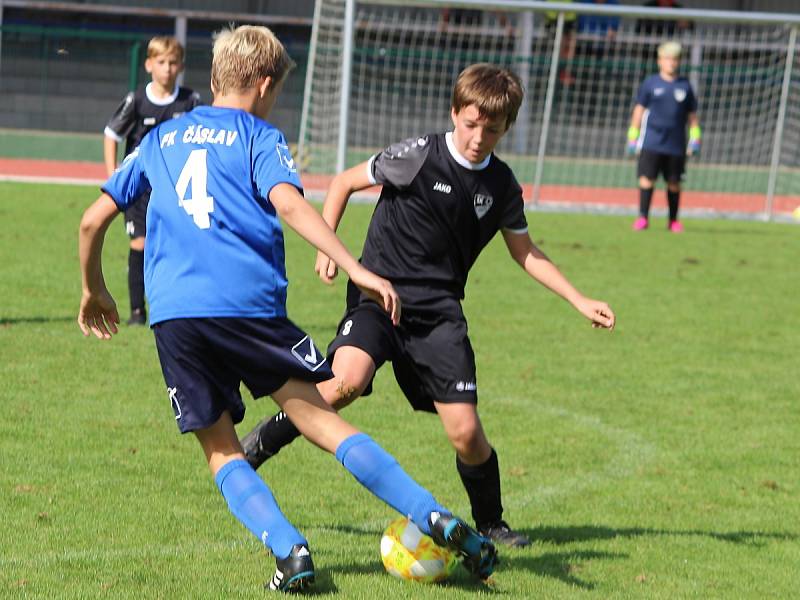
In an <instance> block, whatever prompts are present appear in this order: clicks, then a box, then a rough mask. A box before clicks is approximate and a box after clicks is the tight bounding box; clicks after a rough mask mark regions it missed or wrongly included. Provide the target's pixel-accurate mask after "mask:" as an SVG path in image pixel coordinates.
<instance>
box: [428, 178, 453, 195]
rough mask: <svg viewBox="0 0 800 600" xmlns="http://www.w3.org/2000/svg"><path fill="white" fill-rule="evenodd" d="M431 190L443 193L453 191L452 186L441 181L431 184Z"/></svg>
mask: <svg viewBox="0 0 800 600" xmlns="http://www.w3.org/2000/svg"><path fill="white" fill-rule="evenodd" d="M433 191H434V192H442V193H443V194H449V193H450V192H452V191H453V187H452V186H451V185H448V184H446V183H442V182H441V181H437V182H436V183H434V184H433Z"/></svg>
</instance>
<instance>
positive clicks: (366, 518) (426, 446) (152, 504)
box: [0, 184, 800, 600]
mask: <svg viewBox="0 0 800 600" xmlns="http://www.w3.org/2000/svg"><path fill="white" fill-rule="evenodd" d="M96 193H97V192H96V190H95V189H92V188H88V187H57V186H44V185H41V186H39V185H22V184H0V218H2V221H3V227H2V234H1V237H0V373H1V376H0V402H2V407H3V409H4V410H5V411H6V417H5V418H4V419H3V420H2V422H0V461H2V468H0V597H4V598H6V597H8V598H26V597H29V598H97V597H100V598H103V597H109V598H123V597H128V598H222V597H228V598H239V597H259V596H260V594H262V593H265V592H262V591H261V589H260V586H261V585H262V583H263V582H264V581H266V580H267V579H268V577H269V576H270V575H271V574H272V570H273V567H274V563H273V560H272V558H271V557H269V556H268V554H267V552H266V551H265V550H264V548H263V547H262V546H261V545H260V543H259V542H258V541H257V540H256V539H255V538H253V537H252V536H251V535H250V534H249V533H248V532H247V531H246V530H245V529H244V528H243V527H242V526H241V525H239V524H238V523H237V522H236V521H235V520H234V519H233V518H232V517H231V516H230V515H229V513H228V512H227V510H226V507H225V505H224V503H223V500H222V498H221V496H220V495H219V493H218V492H217V490H216V487H215V486H214V484H213V481H212V479H211V477H210V476H209V473H208V472H207V467H206V466H205V463H204V460H203V457H202V453H201V451H200V447H199V445H198V444H197V442H196V441H195V440H194V439H193V438H192V437H191V436H180V435H179V434H178V432H177V428H176V427H175V424H174V419H173V416H172V411H171V408H170V404H169V401H168V398H167V394H166V392H165V389H164V384H163V381H162V379H161V373H160V369H159V365H158V360H157V357H156V353H155V349H154V343H153V338H152V335H151V333H150V332H149V331H148V330H146V329H144V330H143V329H128V328H123V330H122V332H121V334H120V335H119V336H118V337H117V338H116V339H114V340H112V341H111V342H107V343H102V342H100V341H98V340H95V339H90V340H87V339H83V338H82V336H81V335H80V333H79V330H78V328H77V326H76V324H75V321H74V319H75V315H76V311H77V306H78V300H79V294H80V282H79V273H78V264H77V240H76V230H77V223H78V221H79V218H80V215H81V213H82V211H83V209H84V207H85V206H86V205H87V204H88V203H89V202H91V201H92V200H93V199H94V198H95V196H96ZM370 212H371V209H370V208H369V207H366V206H357V205H354V206H352V207H351V209H350V211H349V212H348V215H347V216H346V218H345V221H344V222H343V225H342V230H341V231H342V234H343V236H344V237H345V239H346V240H347V242H348V244H349V245H350V247H351V248H352V249H353V250H354V251H357V250H358V249H359V248H360V242H361V240H362V237H363V234H364V231H365V227H366V223H367V221H368V218H369V215H370ZM629 221H630V220H629V219H628V218H617V217H608V216H606V217H603V216H592V215H555V214H536V213H531V214H529V222H530V228H531V231H532V235H533V237H534V239H535V240H536V241H537V242H538V243H540V245H541V247H542V249H544V250H545V251H546V252H548V253H549V254H550V256H551V257H552V258H553V259H554V260H555V261H556V262H557V263H558V264H559V265H560V266H561V268H562V269H563V270H564V271H565V272H566V273H567V274H568V275H569V276H570V278H571V279H572V280H573V282H574V283H575V284H576V285H577V286H578V287H579V288H581V289H583V290H584V291H585V292H587V293H590V294H592V295H595V296H597V297H601V298H603V299H606V300H608V301H609V303H610V304H611V305H612V306H613V307H614V309H615V310H616V311H617V314H618V318H619V325H618V329H617V330H616V331H615V332H613V333H611V334H609V333H607V332H600V331H594V330H592V329H591V328H590V327H589V326H588V324H586V323H585V322H583V321H582V319H581V317H579V315H578V314H577V313H576V312H574V311H573V310H571V309H570V307H569V306H568V305H566V304H565V303H564V302H562V301H561V300H559V299H557V298H556V297H554V296H553V295H552V294H549V293H547V292H546V291H544V290H543V289H542V288H540V287H538V286H537V285H536V284H534V283H532V282H530V281H527V280H526V278H525V277H524V274H523V273H522V272H521V271H520V270H519V268H518V267H517V266H516V265H515V264H514V263H513V262H512V261H511V260H510V259H509V258H508V257H507V255H506V251H505V249H504V247H503V246H502V243H497V241H496V242H495V243H493V244H492V245H491V246H490V247H489V248H488V249H487V250H486V251H485V253H484V255H483V256H482V257H481V259H480V260H479V262H478V264H477V266H476V267H475V269H474V271H473V273H472V277H471V280H470V284H469V287H468V290H467V296H468V298H467V301H466V302H465V311H466V313H467V316H468V318H469V320H470V325H471V328H470V334H471V337H472V340H473V344H474V346H475V348H476V354H477V360H478V366H479V373H478V375H479V378H478V380H479V384H480V388H479V389H480V398H481V404H480V406H481V412H482V415H483V418H484V422H485V427H486V429H487V431H488V434H489V437H490V439H491V440H492V441H493V443H494V445H495V447H496V448H497V450H498V454H499V457H500V465H501V472H502V476H503V484H504V504H505V508H506V515H505V516H506V517H507V518H508V520H509V521H510V522H511V523H512V525H514V526H515V527H519V528H521V529H522V530H523V531H525V532H526V533H527V534H528V535H530V536H531V537H532V538H533V540H534V542H535V543H534V545H533V546H532V547H531V548H529V549H525V550H502V560H503V562H502V565H501V566H500V568H499V570H498V571H497V573H496V576H495V578H494V581H495V583H494V586H493V587H491V588H484V587H482V586H479V585H478V584H476V583H474V582H473V581H471V580H470V579H469V577H468V576H466V574H465V573H464V572H463V571H462V572H460V573H459V574H458V575H457V576H456V577H454V579H453V580H452V581H451V582H449V583H448V584H446V585H443V586H436V587H424V586H420V585H414V584H408V583H404V582H400V581H397V580H395V579H393V578H391V577H389V576H388V575H386V574H385V573H384V571H383V568H382V566H381V563H380V556H379V552H378V542H379V539H380V533H381V531H382V529H383V527H384V526H385V525H386V524H387V523H388V522H389V521H390V520H391V519H392V518H393V517H394V515H393V513H392V512H391V511H390V510H389V509H387V508H385V507H384V506H383V505H382V504H380V503H379V502H378V501H377V500H375V499H373V498H372V497H371V496H369V495H368V494H367V493H366V492H364V491H363V490H362V489H361V488H360V487H359V486H358V485H357V484H356V483H355V482H354V481H352V480H351V478H350V476H349V475H348V474H347V473H346V472H345V471H344V470H343V469H341V468H339V467H338V466H337V465H336V462H335V460H334V459H333V458H332V457H330V456H327V455H324V454H323V453H322V452H320V451H318V450H316V449H313V448H312V447H311V446H310V445H309V444H308V443H306V442H304V441H298V442H296V443H295V444H294V445H293V446H292V447H290V448H288V449H286V450H284V451H283V452H282V453H281V454H279V455H278V456H277V457H275V458H274V459H273V460H272V461H270V462H269V463H267V465H266V466H265V467H264V468H263V469H262V471H261V473H262V475H263V476H264V478H265V479H266V480H267V481H268V482H269V483H270V485H271V486H272V488H273V490H274V492H275V494H276V496H277V498H278V499H279V501H280V502H281V503H282V506H283V507H284V509H285V512H286V513H287V515H288V516H289V517H290V518H291V519H292V520H293V521H294V522H295V523H296V524H297V525H298V526H299V527H300V528H301V529H302V530H303V531H304V533H305V534H306V535H307V536H308V538H309V541H310V543H311V547H312V549H313V550H314V551H315V556H316V559H315V560H316V563H317V567H318V570H319V577H318V585H317V594H318V595H319V596H320V597H339V598H365V599H367V598H368V599H372V600H374V599H378V598H423V599H424V598H471V597H489V596H496V597H498V598H509V599H511V598H596V599H606V598H670V599H672V598H764V597H769V598H792V597H796V596H797V590H798V587H799V586H800V571H798V564H800V543H799V542H800V434H799V433H798V431H799V428H798V426H799V425H800V414H799V413H798V399H799V398H800V379H799V378H798V368H799V367H800V365H798V337H797V332H798V331H800V311H798V298H799V297H800V278H798V269H797V260H798V256H800V237H799V236H798V230H797V228H796V227H791V226H788V225H768V224H763V223H745V222H730V221H719V222H716V221H687V222H686V225H687V233H686V234H684V235H682V236H675V235H670V234H667V233H666V232H665V231H663V230H662V228H661V223H656V227H655V228H654V229H651V230H650V231H648V232H645V233H643V234H633V233H632V232H630V231H629V226H630V222H629ZM126 245H127V243H126V239H125V237H124V232H123V226H122V223H121V221H117V222H115V223H114V224H113V225H112V229H111V232H110V234H109V238H108V240H107V243H106V250H105V260H104V264H105V272H106V277H107V281H108V284H109V287H110V289H111V291H112V292H113V293H115V295H116V297H117V300H118V302H119V306H120V312H121V313H122V314H123V315H126V314H127V311H128V307H127V290H126V282H125V266H126V255H127V252H126ZM287 254H288V257H289V265H288V268H289V276H290V281H291V285H290V314H291V315H292V317H293V319H294V320H295V321H296V322H297V323H298V324H300V325H301V326H302V327H304V328H305V329H307V330H308V331H309V332H310V333H311V334H312V335H313V336H314V337H315V338H316V339H317V342H318V344H319V345H322V346H324V345H325V344H326V343H327V341H328V340H329V339H330V338H331V336H332V335H333V333H334V327H335V324H336V322H337V320H338V319H339V316H340V311H341V309H342V307H343V285H342V282H339V283H338V284H337V285H336V286H334V287H333V288H327V287H325V286H323V285H321V284H320V283H318V282H317V281H316V279H315V276H314V274H313V269H312V266H313V262H312V261H313V253H312V251H311V249H310V248H309V247H308V246H306V245H305V243H303V242H301V241H300V240H299V239H298V238H297V237H296V236H294V235H292V234H287ZM248 406H249V410H248V414H247V417H246V419H245V421H244V423H243V424H242V426H241V427H242V431H246V430H249V428H250V426H252V425H253V424H255V422H256V421H257V420H258V419H259V418H260V417H261V416H263V415H265V414H268V413H272V412H273V410H274V408H273V405H272V404H271V402H270V401H269V400H266V399H265V400H259V401H257V402H252V401H251V402H249V404H248ZM346 416H347V418H349V419H351V420H352V421H353V422H354V423H356V424H357V425H358V426H360V427H362V428H363V429H364V430H365V431H367V432H369V433H371V434H372V435H373V436H374V437H375V438H376V439H377V440H378V441H379V442H380V443H381V444H383V445H384V446H385V447H386V448H387V449H388V450H390V451H391V452H393V453H394V454H395V455H396V456H397V457H398V458H399V460H400V461H401V463H402V464H404V465H405V466H406V467H407V469H408V470H409V471H410V472H411V473H412V474H413V475H414V476H415V477H417V479H418V480H419V481H420V482H421V483H423V484H424V485H426V486H428V487H429V488H430V489H431V490H432V491H433V492H434V493H435V494H436V496H437V497H438V498H439V499H440V500H441V501H443V502H444V503H445V504H446V505H448V506H450V507H451V508H453V509H454V510H456V511H457V512H459V513H461V514H465V515H467V514H468V512H469V507H468V503H467V499H466V495H465V493H464V491H463V489H462V488H461V485H460V482H459V481H458V477H457V475H456V472H455V469H454V455H453V452H452V450H451V449H450V448H449V446H448V443H447V442H446V440H445V438H444V436H443V435H442V434H441V432H440V426H439V425H438V423H437V420H436V419H435V418H434V417H431V416H428V415H413V413H411V412H410V410H409V409H408V408H407V406H406V404H405V402H404V401H403V400H402V399H401V398H400V394H399V391H398V388H397V387H396V385H395V383H394V381H393V379H392V377H391V371H390V370H389V369H386V370H384V371H382V372H381V373H380V375H379V377H378V378H377V380H376V391H375V394H373V395H372V396H371V397H369V398H368V399H364V400H362V401H360V402H358V403H356V404H355V405H354V406H353V407H352V408H350V409H348V411H347V412H346Z"/></svg>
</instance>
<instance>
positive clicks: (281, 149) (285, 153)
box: [275, 143, 297, 173]
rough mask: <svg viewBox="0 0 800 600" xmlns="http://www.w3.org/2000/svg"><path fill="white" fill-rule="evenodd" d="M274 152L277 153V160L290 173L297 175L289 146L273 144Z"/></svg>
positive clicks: (295, 164)
mask: <svg viewBox="0 0 800 600" xmlns="http://www.w3.org/2000/svg"><path fill="white" fill-rule="evenodd" d="M275 152H277V153H278V160H279V161H280V163H281V164H282V165H283V166H284V168H286V170H287V171H289V172H290V173H297V163H295V162H294V158H293V157H292V153H291V152H290V151H289V146H287V145H286V144H280V143H279V144H275Z"/></svg>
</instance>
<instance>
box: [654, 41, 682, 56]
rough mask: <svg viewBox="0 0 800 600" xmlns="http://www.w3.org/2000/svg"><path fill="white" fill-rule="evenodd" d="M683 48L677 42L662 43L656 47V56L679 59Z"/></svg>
mask: <svg viewBox="0 0 800 600" xmlns="http://www.w3.org/2000/svg"><path fill="white" fill-rule="evenodd" d="M682 51H683V48H681V45H680V44H679V43H678V42H664V43H663V44H660V45H659V46H658V56H659V57H661V56H666V57H667V58H680V57H681V52H682Z"/></svg>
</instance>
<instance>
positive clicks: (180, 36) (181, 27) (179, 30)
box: [175, 15, 189, 85]
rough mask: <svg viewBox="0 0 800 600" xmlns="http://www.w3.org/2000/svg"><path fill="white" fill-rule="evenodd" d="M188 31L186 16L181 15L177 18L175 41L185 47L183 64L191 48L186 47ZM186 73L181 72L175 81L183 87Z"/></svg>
mask: <svg viewBox="0 0 800 600" xmlns="http://www.w3.org/2000/svg"><path fill="white" fill-rule="evenodd" d="M186 29H187V19H186V15H180V16H177V17H175V39H176V40H178V42H180V44H181V46H183V50H184V59H183V62H186V58H185V57H186V51H187V50H189V48H187V47H186ZM184 73H185V71H181V72H180V73H179V74H178V78H177V79H176V80H175V83H176V84H177V85H183V76H184Z"/></svg>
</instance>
